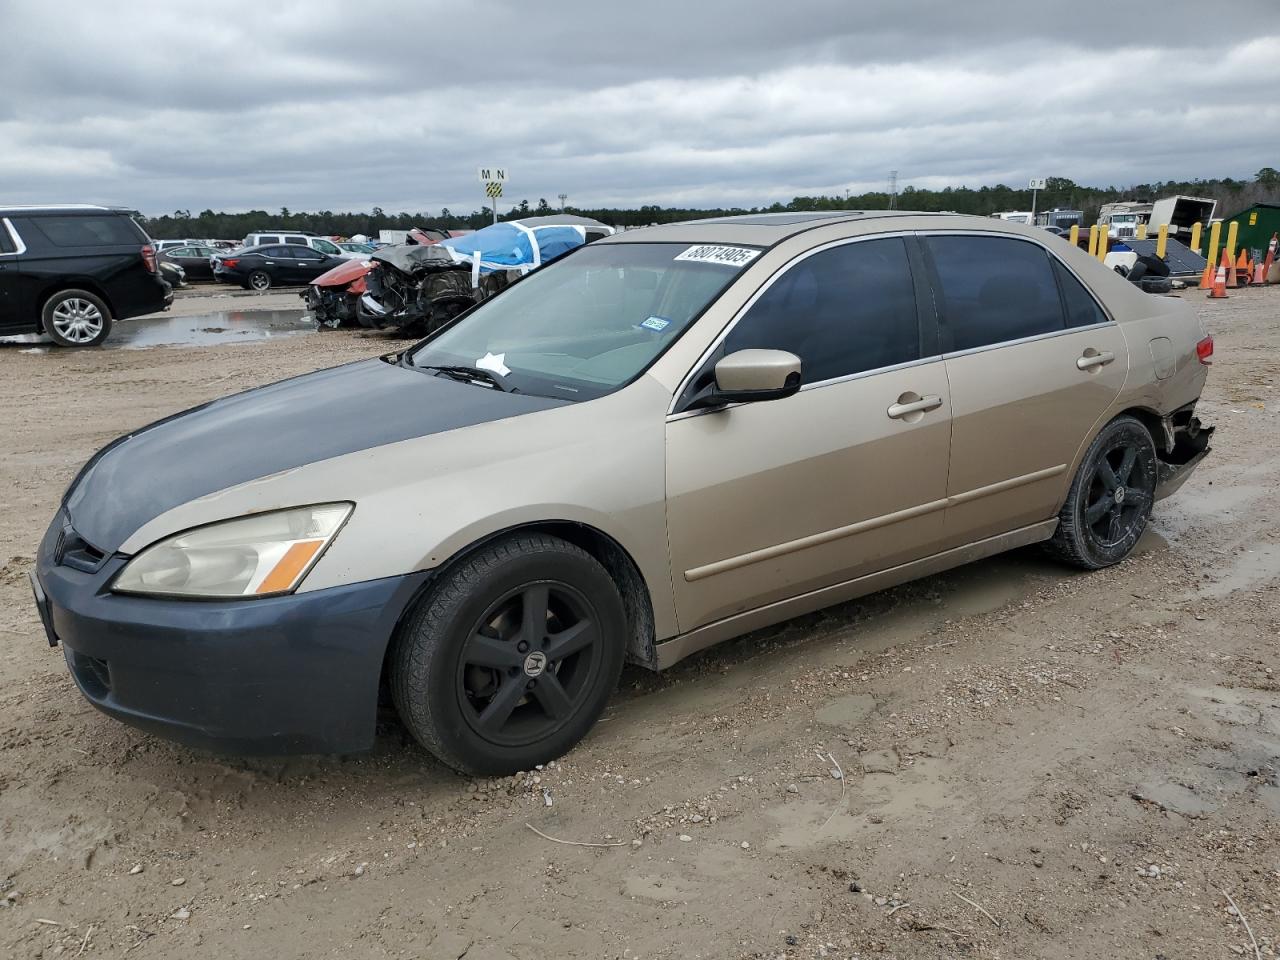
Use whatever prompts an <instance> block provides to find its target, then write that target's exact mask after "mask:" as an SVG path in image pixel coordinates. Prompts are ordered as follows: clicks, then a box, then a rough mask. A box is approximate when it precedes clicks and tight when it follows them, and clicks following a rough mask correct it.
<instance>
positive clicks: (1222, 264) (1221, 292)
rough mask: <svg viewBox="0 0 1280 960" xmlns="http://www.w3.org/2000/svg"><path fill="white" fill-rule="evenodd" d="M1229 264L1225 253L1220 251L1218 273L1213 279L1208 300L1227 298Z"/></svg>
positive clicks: (1229, 261)
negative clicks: (1220, 257) (1220, 258)
mask: <svg viewBox="0 0 1280 960" xmlns="http://www.w3.org/2000/svg"><path fill="white" fill-rule="evenodd" d="M1230 264H1231V258H1230V257H1229V256H1227V251H1225V250H1223V251H1222V260H1221V261H1219V263H1218V272H1217V273H1215V274H1214V277H1213V289H1212V290H1210V291H1209V299H1210V300H1225V299H1226V297H1227V270H1228V268H1229V266H1230Z"/></svg>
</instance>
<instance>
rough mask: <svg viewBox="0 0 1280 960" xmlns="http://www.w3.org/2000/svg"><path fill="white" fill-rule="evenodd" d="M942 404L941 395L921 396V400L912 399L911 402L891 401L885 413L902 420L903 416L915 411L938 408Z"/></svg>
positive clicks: (920, 411)
mask: <svg viewBox="0 0 1280 960" xmlns="http://www.w3.org/2000/svg"><path fill="white" fill-rule="evenodd" d="M940 406H942V398H941V397H921V398H920V399H919V400H912V401H911V402H910V403H891V404H889V409H888V410H886V411H885V413H887V414H888V415H889V418H890V419H892V420H901V419H902V418H903V417H907V416H910V415H911V414H913V413H926V412H928V411H929V410H937V409H938V408H939V407H940Z"/></svg>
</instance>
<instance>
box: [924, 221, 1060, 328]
mask: <svg viewBox="0 0 1280 960" xmlns="http://www.w3.org/2000/svg"><path fill="white" fill-rule="evenodd" d="M925 243H926V245H927V246H928V248H929V251H930V253H931V254H932V255H933V262H934V266H935V267H936V269H937V271H938V280H939V282H940V283H941V285H942V289H941V290H940V291H939V293H940V297H939V300H940V304H939V305H940V306H941V308H942V320H943V334H944V335H945V336H948V337H949V339H950V349H951V350H970V349H972V348H974V347H984V346H987V345H989V344H993V343H1004V342H1007V341H1009V340H1020V339H1022V338H1023V337H1033V336H1037V335H1040V334H1045V333H1053V332H1055V331H1058V330H1063V329H1065V328H1066V321H1065V318H1064V316H1063V312H1062V299H1061V298H1060V297H1059V295H1058V284H1057V282H1056V281H1055V280H1054V276H1053V268H1052V267H1051V266H1050V264H1049V255H1048V254H1047V253H1045V251H1044V249H1043V248H1042V247H1039V246H1037V245H1036V244H1034V243H1028V242H1026V241H1023V240H1013V239H1008V238H1005V237H977V236H937V237H928V238H926V241H925Z"/></svg>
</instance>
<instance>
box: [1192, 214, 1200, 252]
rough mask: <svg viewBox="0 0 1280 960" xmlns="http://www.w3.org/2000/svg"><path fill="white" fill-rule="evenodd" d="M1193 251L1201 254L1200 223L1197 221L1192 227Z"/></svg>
mask: <svg viewBox="0 0 1280 960" xmlns="http://www.w3.org/2000/svg"><path fill="white" fill-rule="evenodd" d="M1191 249H1192V250H1193V251H1194V252H1196V253H1199V252H1200V221H1198V220H1197V221H1196V222H1195V223H1193V224H1192V225H1191Z"/></svg>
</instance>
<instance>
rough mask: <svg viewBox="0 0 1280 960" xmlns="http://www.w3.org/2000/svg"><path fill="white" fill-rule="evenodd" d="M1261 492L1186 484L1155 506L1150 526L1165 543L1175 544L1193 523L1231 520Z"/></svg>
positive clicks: (1237, 486) (1247, 487) (1233, 486)
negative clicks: (1227, 518)
mask: <svg viewBox="0 0 1280 960" xmlns="http://www.w3.org/2000/svg"><path fill="white" fill-rule="evenodd" d="M1262 492H1263V491H1262V488H1261V487H1258V486H1253V485H1250V484H1244V483H1241V484H1224V483H1215V484H1212V485H1210V484H1207V483H1206V484H1197V485H1196V486H1194V487H1191V486H1190V484H1188V486H1187V487H1184V488H1183V489H1182V490H1179V491H1178V492H1177V493H1176V494H1174V496H1172V497H1170V498H1169V499H1168V500H1162V501H1161V502H1160V503H1158V504H1157V505H1156V509H1155V513H1154V515H1153V522H1154V523H1155V524H1157V525H1158V526H1159V528H1160V530H1161V532H1162V533H1163V534H1164V536H1165V537H1166V538H1167V539H1170V540H1175V539H1177V538H1179V537H1181V536H1182V535H1183V534H1185V533H1186V532H1187V531H1188V530H1190V529H1191V527H1193V526H1194V525H1195V524H1196V523H1197V522H1201V521H1204V520H1209V519H1221V518H1223V517H1231V516H1233V515H1234V514H1235V513H1236V512H1237V511H1239V510H1240V509H1241V508H1242V507H1246V506H1249V505H1250V504H1251V503H1252V502H1253V501H1255V500H1257V499H1258V497H1260V496H1261V495H1262Z"/></svg>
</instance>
